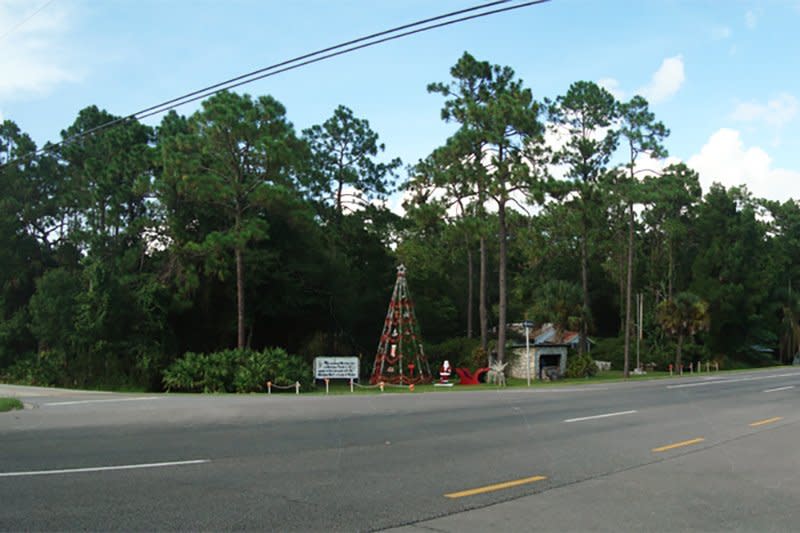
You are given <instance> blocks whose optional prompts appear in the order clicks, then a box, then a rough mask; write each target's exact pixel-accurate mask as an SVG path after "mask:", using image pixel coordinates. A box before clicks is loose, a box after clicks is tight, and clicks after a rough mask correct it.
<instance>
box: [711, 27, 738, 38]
mask: <svg viewBox="0 0 800 533" xmlns="http://www.w3.org/2000/svg"><path fill="white" fill-rule="evenodd" d="M732 33H733V32H732V31H731V29H730V28H729V27H727V26H716V27H714V28H711V38H712V39H714V40H715V41H722V40H724V39H728V38H730V36H731V34H732Z"/></svg>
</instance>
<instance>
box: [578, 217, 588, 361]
mask: <svg viewBox="0 0 800 533" xmlns="http://www.w3.org/2000/svg"><path fill="white" fill-rule="evenodd" d="M586 226H587V222H586V217H585V216H584V217H583V226H582V227H581V287H582V288H583V312H582V313H581V338H580V343H579V344H578V353H579V354H580V355H583V353H584V352H585V351H586V339H587V337H588V335H589V325H588V321H587V318H588V314H589V272H588V270H589V258H588V251H587V245H586V240H587V239H588V237H587V235H586V234H587V230H586Z"/></svg>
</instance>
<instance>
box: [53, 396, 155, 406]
mask: <svg viewBox="0 0 800 533" xmlns="http://www.w3.org/2000/svg"><path fill="white" fill-rule="evenodd" d="M145 400H163V398H162V397H161V396H144V397H142V398H112V399H110V400H75V401H71V402H53V403H45V404H42V405H44V406H45V407H57V406H59V405H81V404H84V403H111V402H142V401H145Z"/></svg>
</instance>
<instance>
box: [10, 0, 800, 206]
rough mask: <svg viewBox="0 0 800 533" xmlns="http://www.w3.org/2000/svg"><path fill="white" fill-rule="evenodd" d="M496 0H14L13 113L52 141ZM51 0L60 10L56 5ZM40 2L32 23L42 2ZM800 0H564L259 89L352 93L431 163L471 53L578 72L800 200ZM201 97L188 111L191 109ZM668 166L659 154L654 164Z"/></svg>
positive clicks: (698, 149)
mask: <svg viewBox="0 0 800 533" xmlns="http://www.w3.org/2000/svg"><path fill="white" fill-rule="evenodd" d="M478 3H480V2H479V1H478V0H473V1H467V0H439V1H436V2H432V1H423V0H397V1H392V2H390V1H388V0H372V1H368V0H338V1H333V0H329V1H323V0H293V1H291V2H279V1H277V0H261V1H256V0H252V1H251V0H228V1H219V0H217V1H210V0H193V1H189V0H173V1H166V0H158V1H156V0H108V1H100V0H94V1H88V0H51V1H49V2H48V1H47V0H0V116H2V117H3V118H6V119H11V120H14V121H15V122H17V123H18V124H19V125H20V127H21V128H22V129H23V130H24V131H27V132H28V133H30V134H31V135H32V136H33V137H34V139H35V140H36V141H37V142H38V143H43V142H44V141H46V140H56V139H58V138H59V132H60V130H61V129H63V128H65V127H67V126H68V125H69V124H70V123H71V122H72V121H73V120H74V118H75V116H76V114H77V112H78V111H79V110H80V109H81V108H83V107H85V106H88V105H92V104H95V105H98V106H100V107H103V108H105V109H107V110H108V111H110V112H112V113H115V114H120V115H123V114H128V113H131V112H133V111H137V110H139V109H142V108H145V107H148V106H149V105H152V104H155V103H158V102H161V101H163V100H166V99H169V98H171V97H174V96H177V95H180V94H183V93H185V92H188V91H190V90H193V89H196V88H199V87H202V86H205V85H208V84H211V83H214V82H216V81H220V80H222V79H226V78H229V77H233V76H235V75H238V74H241V73H244V72H247V71H250V70H254V69H256V68H259V67H262V66H265V65H269V64H271V63H274V62H277V61H280V60H283V59H287V58H289V57H293V56H295V55H299V54H302V53H305V52H309V51H312V50H315V49H318V48H321V47H324V46H328V45H331V44H336V43H338V42H340V41H343V40H348V39H351V38H354V37H358V36H361V35H364V34H367V33H372V32H374V31H380V30H383V29H386V28H389V27H391V26H394V25H398V24H401V23H406V22H411V21H414V20H417V19H419V18H423V17H427V16H432V15H437V14H440V13H443V12H445V11H450V10H454V9H459V8H463V7H467V6H472V5H476V4H478ZM42 7H43V8H42ZM39 8H42V9H41V11H39V13H37V14H36V15H35V16H33V17H31V18H30V19H28V20H27V21H26V22H24V23H23V24H21V25H20V23H21V22H22V21H25V19H26V18H27V17H29V16H30V15H31V14H32V13H34V12H35V11H36V10H37V9H39ZM798 26H800V0H781V1H779V0H774V1H758V2H757V1H747V0H738V1H737V0H716V1H702V0H696V1H690V0H682V1H679V0H660V1H659V0H649V1H645V2H633V1H629V0H605V1H590V0H552V1H551V2H550V3H548V4H544V5H540V6H533V7H529V8H525V9H522V10H518V11H515V12H512V13H506V14H500V15H495V16H492V17H487V18H483V19H479V20H475V21H471V22H467V23H464V24H460V25H457V26H452V27H449V28H444V29H440V30H436V31H434V32H430V33H427V34H421V35H416V36H413V37H410V38H406V39H401V40H398V41H394V42H391V43H387V44H384V45H380V46H377V47H374V48H371V49H368V50H362V51H359V52H356V53H353V54H350V55H347V56H344V57H339V58H335V59H333V60H329V61H326V62H324V63H321V64H316V65H313V66H310V67H306V68H302V69H299V70H296V71H293V72H289V73H286V74H282V75H280V76H277V77H273V78H269V79H266V80H262V81H259V82H256V83H253V84H251V85H248V86H246V87H244V88H242V90H243V91H246V92H248V93H250V94H254V95H260V94H272V95H273V96H275V97H276V98H277V99H278V100H280V101H281V102H283V103H284V105H285V106H286V107H287V112H288V116H289V118H290V120H291V121H292V122H293V123H294V124H295V126H296V128H297V129H298V130H300V129H302V128H306V127H308V126H310V125H312V124H315V123H320V122H322V121H324V120H325V119H326V118H327V117H328V116H330V114H331V112H332V111H333V109H334V108H335V107H336V106H337V105H338V104H344V105H347V106H348V107H350V108H352V109H353V110H354V112H355V113H356V114H357V115H359V116H361V117H364V118H367V119H369V121H370V123H371V124H372V126H373V128H374V129H375V130H376V131H377V132H378V133H379V134H380V136H381V138H382V140H383V141H384V142H385V144H386V147H387V154H388V155H390V156H399V157H401V158H402V159H403V161H404V163H413V162H415V161H417V160H418V159H419V158H421V157H424V156H425V155H426V154H427V153H429V152H430V151H431V150H432V149H433V148H434V147H436V146H437V145H438V144H440V143H441V142H442V141H443V140H444V139H445V138H446V137H447V135H448V134H449V132H450V131H452V126H451V125H447V124H444V123H442V121H441V120H440V118H439V109H440V107H441V103H442V99H441V97H440V96H439V95H432V94H428V93H427V92H426V89H425V87H426V85H427V84H428V83H429V82H432V81H446V80H447V79H448V77H449V74H448V70H449V68H450V66H452V64H453V63H454V62H455V61H456V60H457V59H458V57H459V56H460V55H461V54H462V53H463V52H464V51H465V50H467V51H469V52H470V53H472V54H473V55H475V56H476V57H478V58H479V59H485V60H489V61H491V62H493V63H498V64H503V65H509V66H511V67H513V68H514V69H515V71H516V72H517V75H518V76H519V77H521V78H522V79H523V80H524V81H525V83H526V85H528V86H529V87H531V89H532V90H533V92H534V94H535V95H536V96H537V97H539V98H544V97H555V96H557V95H558V94H561V93H563V92H564V91H565V90H566V89H567V87H568V86H569V84H570V83H572V82H573V81H577V80H581V79H586V80H592V81H596V82H600V83H601V84H603V85H604V86H606V87H607V88H609V89H610V90H612V92H614V93H615V94H617V95H618V96H619V97H620V98H623V99H627V98H630V97H631V96H633V95H634V94H636V93H637V92H640V93H643V94H644V95H645V96H647V97H648V99H649V100H650V102H651V107H652V109H653V111H654V112H655V113H656V115H657V117H658V118H659V119H660V120H662V121H663V122H664V123H665V124H666V125H667V127H669V128H670V130H671V131H672V135H671V136H670V138H669V139H668V141H667V147H668V149H669V152H670V156H671V157H672V158H674V159H679V160H682V161H686V162H688V163H689V164H690V165H692V166H694V167H695V168H696V169H698V170H699V171H700V172H701V179H702V181H703V183H704V184H705V185H707V184H708V183H710V182H711V181H713V180H716V181H721V182H722V183H724V184H725V185H737V184H742V183H744V184H747V185H748V187H749V188H750V190H751V191H752V192H754V193H755V194H756V195H757V196H762V197H768V198H772V199H777V200H783V199H786V198H788V197H793V198H800V116H799V115H800V101H799V100H798V99H800V54H798V52H799V51H800V37H798V34H797V33H796V31H797V30H796V28H797V27H798ZM193 110H194V108H193V107H192V106H187V107H185V108H182V109H180V110H179V111H181V112H183V113H187V114H188V113H191V112H192V111H193ZM653 164H655V163H653Z"/></svg>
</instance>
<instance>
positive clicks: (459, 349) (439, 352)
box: [425, 337, 481, 374]
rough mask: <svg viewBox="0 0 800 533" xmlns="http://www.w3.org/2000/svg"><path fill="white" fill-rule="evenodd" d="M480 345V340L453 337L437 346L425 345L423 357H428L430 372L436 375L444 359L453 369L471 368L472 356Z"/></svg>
mask: <svg viewBox="0 0 800 533" xmlns="http://www.w3.org/2000/svg"><path fill="white" fill-rule="evenodd" d="M480 343H481V341H480V339H468V338H466V337H454V338H452V339H447V340H445V341H443V342H440V343H439V344H429V345H426V346H425V355H426V356H427V357H428V362H429V364H430V366H431V371H432V372H433V373H434V374H436V372H437V371H438V370H439V367H440V366H441V365H442V362H444V360H445V359H447V360H448V361H450V366H452V367H453V368H456V367H461V366H463V367H469V368H473V367H474V366H475V364H474V363H475V362H474V360H473V359H474V357H473V354H474V352H475V349H476V348H478V346H479V345H480Z"/></svg>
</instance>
